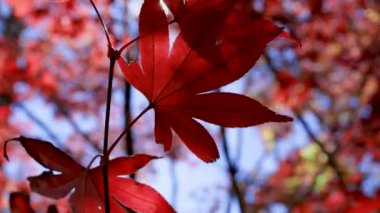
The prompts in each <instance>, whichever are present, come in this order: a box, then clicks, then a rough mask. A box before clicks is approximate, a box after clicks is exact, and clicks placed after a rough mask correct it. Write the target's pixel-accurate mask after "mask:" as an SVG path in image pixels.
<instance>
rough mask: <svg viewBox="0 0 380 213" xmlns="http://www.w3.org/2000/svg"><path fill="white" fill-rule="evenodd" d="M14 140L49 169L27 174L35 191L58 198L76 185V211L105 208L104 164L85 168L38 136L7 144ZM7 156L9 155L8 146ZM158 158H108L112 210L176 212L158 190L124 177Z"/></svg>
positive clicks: (144, 156)
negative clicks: (30, 175)
mask: <svg viewBox="0 0 380 213" xmlns="http://www.w3.org/2000/svg"><path fill="white" fill-rule="evenodd" d="M12 140H15V141H19V142H20V143H21V145H22V146H23V147H24V148H25V150H26V152H27V153H28V154H29V155H30V156H31V157H32V158H33V159H34V160H36V161H37V162H38V163H39V164H41V165H42V166H44V167H46V168H48V169H49V170H50V171H47V172H43V173H42V174H41V175H39V176H34V177H29V178H28V180H29V182H30V187H31V190H32V191H34V192H37V193H39V194H41V195H44V196H47V197H50V198H54V199H58V198H62V197H64V196H66V195H67V194H68V193H69V192H70V191H71V190H72V189H74V188H75V192H74V193H73V194H72V195H71V197H70V204H71V207H72V209H73V211H74V212H84V213H86V212H91V213H93V212H104V191H103V178H102V166H97V167H95V168H92V169H86V168H84V167H83V166H81V165H80V164H79V163H77V162H76V161H75V160H74V159H72V158H71V157H70V156H68V155H67V154H66V153H64V152H63V151H61V150H59V149H57V148H56V147H55V146H53V145H52V144H51V143H49V142H46V141H41V140H37V139H32V138H26V137H22V136H21V137H19V138H14V139H11V140H8V141H7V142H6V143H5V146H6V145H7V143H8V142H9V141H12ZM4 156H5V157H6V158H7V159H8V156H7V153H6V147H5V148H4ZM155 158H156V157H154V156H150V155H145V154H137V155H134V156H131V157H119V158H115V159H112V160H110V161H109V163H108V179H109V190H110V191H109V193H110V197H111V201H110V205H111V211H112V212H116V213H118V212H120V213H121V212H123V213H125V207H128V208H130V209H133V210H135V211H138V212H165V213H166V212H174V210H173V208H172V207H171V206H170V205H169V203H168V202H167V201H166V200H165V199H164V198H163V197H162V196H161V195H160V194H159V193H158V192H157V191H156V190H154V189H153V188H151V187H150V186H148V185H145V184H141V183H138V182H136V181H134V180H132V179H129V178H125V177H122V176H125V175H128V174H131V173H134V172H136V171H137V170H138V169H140V168H142V167H143V166H145V165H146V164H147V163H148V162H149V161H151V160H153V159H155ZM53 171H55V172H53ZM57 172H58V173H57Z"/></svg>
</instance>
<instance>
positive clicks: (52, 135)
mask: <svg viewBox="0 0 380 213" xmlns="http://www.w3.org/2000/svg"><path fill="white" fill-rule="evenodd" d="M12 105H13V106H15V107H18V108H19V109H21V110H22V111H23V112H24V113H25V114H26V115H27V116H28V117H29V119H30V120H32V121H33V122H34V123H35V124H37V125H38V126H39V127H40V128H41V129H42V130H43V131H45V132H46V134H47V135H48V137H49V138H51V139H52V140H53V141H54V142H56V143H58V144H59V145H63V143H62V141H61V140H60V139H59V138H58V136H57V135H56V134H55V133H54V132H53V131H51V130H50V128H49V127H48V126H47V125H46V124H45V123H44V122H43V121H41V119H39V118H38V117H37V116H35V115H34V114H33V113H32V112H31V111H30V110H29V109H28V108H27V107H26V106H24V104H22V103H20V102H17V103H13V104H12Z"/></svg>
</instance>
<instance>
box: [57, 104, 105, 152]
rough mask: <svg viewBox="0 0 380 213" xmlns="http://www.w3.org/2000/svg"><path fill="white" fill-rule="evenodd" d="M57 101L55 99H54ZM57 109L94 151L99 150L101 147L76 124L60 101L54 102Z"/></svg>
mask: <svg viewBox="0 0 380 213" xmlns="http://www.w3.org/2000/svg"><path fill="white" fill-rule="evenodd" d="M56 101H57V100H56ZM56 107H57V109H58V110H59V111H60V112H61V113H62V115H63V116H65V119H66V120H67V122H68V123H69V124H70V126H71V127H72V128H73V129H74V131H75V132H76V133H78V134H79V135H80V136H81V137H82V138H83V139H85V140H86V141H87V142H88V143H89V144H90V145H91V146H92V147H93V148H94V149H95V150H96V151H98V152H100V151H101V150H102V149H101V148H100V147H99V146H98V145H97V144H96V142H95V141H94V140H92V139H91V137H90V136H89V135H88V134H86V133H85V132H84V131H82V129H81V128H80V127H79V126H78V124H77V123H76V122H75V121H74V120H73V119H72V118H71V116H70V115H69V113H68V112H67V111H66V110H65V108H64V107H63V105H62V103H61V102H59V101H58V102H56Z"/></svg>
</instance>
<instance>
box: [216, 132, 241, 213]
mask: <svg viewBox="0 0 380 213" xmlns="http://www.w3.org/2000/svg"><path fill="white" fill-rule="evenodd" d="M220 134H221V136H222V143H223V152H224V155H225V157H226V161H227V166H228V174H229V176H230V179H231V184H232V189H233V192H234V193H235V195H236V196H237V198H238V201H239V208H240V212H245V211H244V209H245V202H244V196H243V194H242V192H241V191H240V189H239V185H238V181H237V180H236V173H237V168H236V166H235V165H234V164H233V163H232V160H231V156H230V151H229V148H228V143H227V138H226V132H225V129H224V128H223V127H221V128H220ZM230 204H231V199H230V200H229V202H228V206H227V210H228V212H229V209H230Z"/></svg>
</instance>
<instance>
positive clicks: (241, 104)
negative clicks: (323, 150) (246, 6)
mask: <svg viewBox="0 0 380 213" xmlns="http://www.w3.org/2000/svg"><path fill="white" fill-rule="evenodd" d="M217 2H219V3H221V2H222V4H223V5H224V4H229V3H227V1H210V2H208V3H206V1H189V2H188V4H189V5H194V7H191V10H193V9H196V8H197V7H199V8H201V9H199V10H202V15H204V17H205V19H204V20H208V19H207V18H206V16H207V11H208V10H212V7H211V8H210V5H209V4H214V3H217ZM169 3H172V4H173V5H174V6H172V8H176V7H177V6H178V5H177V6H176V5H175V3H174V2H169ZM178 7H182V6H178ZM178 10H179V11H180V10H181V9H178ZM191 10H190V11H191ZM203 10H204V11H203ZM228 10H229V12H228V13H226V14H228V16H227V15H226V16H227V17H226V20H225V23H224V24H223V27H221V28H220V29H218V30H220V32H218V33H216V34H217V35H218V39H217V41H216V42H215V43H213V45H212V47H207V48H204V47H205V46H203V45H204V44H209V43H210V42H209V39H211V38H210V36H209V35H208V34H202V36H199V38H197V39H198V40H197V41H196V42H194V43H192V42H189V41H186V36H188V35H186V33H187V32H186V30H185V29H183V28H182V29H181V30H182V31H181V32H180V34H179V35H178V36H177V38H176V40H175V41H174V44H173V48H172V50H171V51H170V52H169V44H168V30H167V28H168V27H167V18H166V16H165V13H164V11H163V9H162V8H161V6H160V3H159V1H158V0H154V1H145V2H144V4H143V6H142V9H141V13H140V26H141V27H140V34H141V35H142V38H141V40H140V47H141V66H140V65H139V64H138V63H136V62H132V63H130V64H127V63H125V61H124V60H123V59H119V61H118V62H119V65H120V67H121V69H122V71H123V73H124V75H125V77H126V79H127V80H128V81H129V82H130V83H131V84H132V85H133V86H135V87H136V88H137V89H138V90H140V91H141V92H142V93H143V94H144V95H145V96H146V97H147V99H148V100H149V101H150V105H151V106H152V107H153V108H154V110H155V116H156V117H155V137H156V141H157V142H158V143H162V144H164V148H165V150H168V149H169V148H170V147H171V139H172V132H171V129H173V130H174V131H175V132H176V133H177V134H178V136H179V137H180V138H181V139H182V140H183V142H184V143H185V144H186V145H187V147H188V148H189V149H190V150H191V151H192V152H193V153H194V154H195V155H197V156H198V157H199V158H200V159H202V160H203V161H205V162H212V161H214V160H216V159H217V158H218V157H219V154H218V151H217V148H216V145H215V144H214V142H213V139H212V137H211V136H210V135H209V133H208V132H207V130H206V129H204V127H203V126H202V125H200V124H199V123H198V122H197V121H195V120H194V119H193V118H199V119H203V120H205V121H208V122H212V123H216V124H219V125H223V126H227V127H242V126H252V125H257V124H261V123H264V122H270V121H278V122H285V121H291V118H289V117H286V116H282V115H278V114H275V113H274V112H272V111H270V110H269V109H267V108H266V107H264V106H263V105H261V104H259V103H258V102H256V101H254V100H253V99H250V98H248V97H245V96H241V95H237V94H230V93H212V94H203V95H200V94H199V93H204V92H208V91H210V90H214V89H217V88H219V87H221V86H224V85H226V84H228V83H231V82H233V81H235V80H237V79H239V78H240V77H242V76H243V75H244V74H245V73H247V72H248V71H249V69H250V68H251V67H252V66H253V65H254V64H255V62H256V60H257V59H258V58H259V57H260V55H261V54H262V52H263V50H264V48H265V47H266V45H267V43H268V42H270V41H271V40H272V39H273V38H275V37H276V36H278V35H279V34H280V33H281V32H282V30H281V29H280V28H278V27H276V26H275V25H273V24H271V23H270V22H268V21H264V20H252V19H251V18H250V16H249V13H247V12H244V11H242V10H238V9H228ZM181 13H182V12H177V13H174V14H177V15H178V14H181ZM183 13H185V12H183ZM189 13H190V12H189ZM210 13H212V14H214V13H213V11H211V12H210ZM193 15H194V14H193ZM214 15H216V13H215V14H214ZM178 16H180V17H181V15H178ZM183 16H186V15H183ZM189 24H190V23H189ZM192 24H194V23H192ZM163 28H164V29H163ZM208 28H209V31H213V30H215V29H214V27H213V25H211V24H210V25H209V26H208ZM218 30H217V31H218ZM147 32H150V33H147ZM202 32H203V31H202ZM212 39H214V38H212ZM204 42H205V43H204ZM194 45H195V46H197V45H199V46H198V47H199V48H201V49H202V48H203V49H202V51H201V53H200V52H199V51H197V50H199V49H196V48H195V49H194V47H195V46H194ZM206 46H207V45H206ZM205 55H206V56H207V57H203V56H205ZM210 58H211V59H212V60H210ZM238 112H239V113H241V114H239V113H238Z"/></svg>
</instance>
